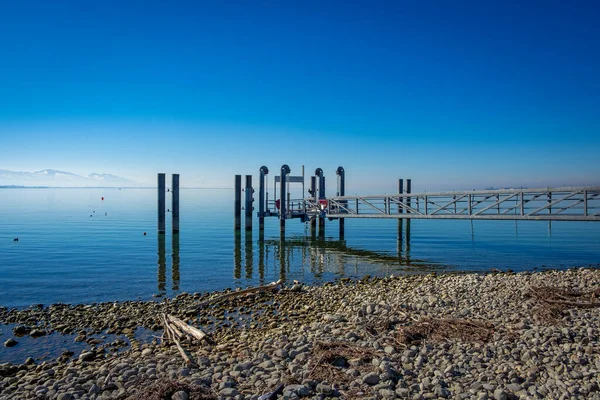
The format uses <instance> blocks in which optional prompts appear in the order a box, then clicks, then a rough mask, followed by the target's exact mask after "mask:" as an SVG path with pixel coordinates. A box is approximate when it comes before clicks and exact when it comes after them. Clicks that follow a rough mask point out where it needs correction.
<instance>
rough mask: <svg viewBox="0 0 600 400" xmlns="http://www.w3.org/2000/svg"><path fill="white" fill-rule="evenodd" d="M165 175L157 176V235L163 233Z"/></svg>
mask: <svg viewBox="0 0 600 400" xmlns="http://www.w3.org/2000/svg"><path fill="white" fill-rule="evenodd" d="M165 186H166V185H165V174H163V173H160V174H158V233H159V234H164V233H165V202H166V201H165V196H166V188H165Z"/></svg>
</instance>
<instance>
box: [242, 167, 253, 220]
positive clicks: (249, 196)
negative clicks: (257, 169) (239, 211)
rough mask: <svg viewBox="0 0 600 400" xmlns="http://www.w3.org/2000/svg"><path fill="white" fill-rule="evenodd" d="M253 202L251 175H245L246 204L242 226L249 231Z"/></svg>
mask: <svg viewBox="0 0 600 400" xmlns="http://www.w3.org/2000/svg"><path fill="white" fill-rule="evenodd" d="M253 202H254V189H252V175H246V206H245V210H246V213H245V214H246V221H245V224H244V227H245V228H246V231H251V230H252V211H254V210H253V208H254V207H253V206H252V204H253Z"/></svg>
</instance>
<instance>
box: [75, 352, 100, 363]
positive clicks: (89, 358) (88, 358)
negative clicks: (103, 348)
mask: <svg viewBox="0 0 600 400" xmlns="http://www.w3.org/2000/svg"><path fill="white" fill-rule="evenodd" d="M95 356H96V355H95V354H94V353H92V352H91V351H84V352H83V353H81V354H80V355H79V361H92V360H93V359H94V357H95Z"/></svg>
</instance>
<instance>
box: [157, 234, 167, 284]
mask: <svg viewBox="0 0 600 400" xmlns="http://www.w3.org/2000/svg"><path fill="white" fill-rule="evenodd" d="M165 240H166V238H165V235H163V234H160V233H159V234H158V293H159V294H164V293H165V289H166V288H165V284H166V282H167V257H166V252H167V251H166V243H165Z"/></svg>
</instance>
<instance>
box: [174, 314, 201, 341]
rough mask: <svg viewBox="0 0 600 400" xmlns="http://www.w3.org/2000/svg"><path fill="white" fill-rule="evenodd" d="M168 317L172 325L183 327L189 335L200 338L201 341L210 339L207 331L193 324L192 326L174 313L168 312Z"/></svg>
mask: <svg viewBox="0 0 600 400" xmlns="http://www.w3.org/2000/svg"><path fill="white" fill-rule="evenodd" d="M166 318H167V321H168V322H170V323H171V325H175V326H176V327H177V328H179V329H181V330H182V331H183V332H185V333H187V334H188V335H189V336H191V337H193V338H195V339H197V340H200V341H202V340H206V341H210V338H209V336H208V334H207V333H205V332H204V331H203V330H201V329H199V328H196V327H193V326H190V325H188V324H186V323H185V322H183V321H182V320H180V319H179V318H177V317H175V316H173V315H169V314H167V315H166Z"/></svg>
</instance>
